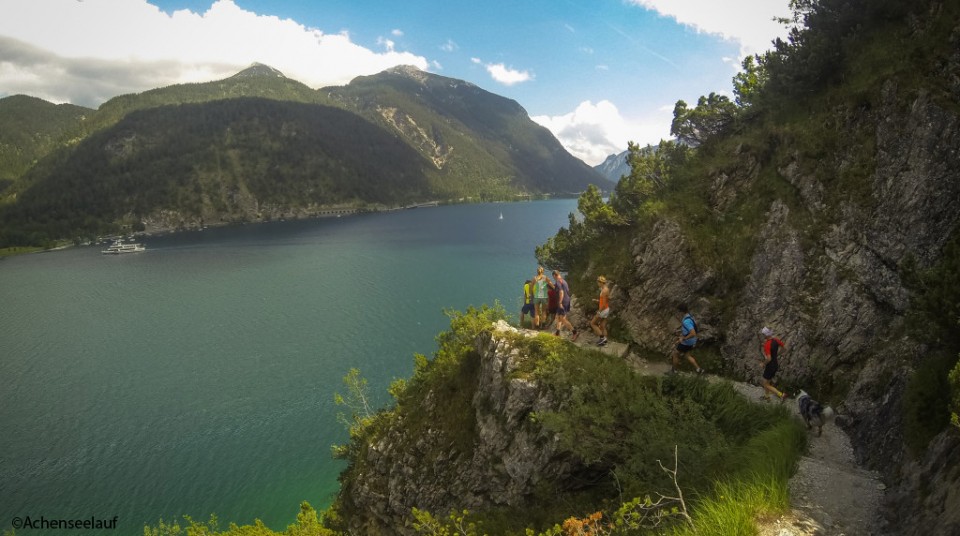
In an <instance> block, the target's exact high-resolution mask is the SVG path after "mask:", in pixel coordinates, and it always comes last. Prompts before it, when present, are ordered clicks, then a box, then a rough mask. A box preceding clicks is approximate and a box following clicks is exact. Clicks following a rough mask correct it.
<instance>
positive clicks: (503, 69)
mask: <svg viewBox="0 0 960 536" xmlns="http://www.w3.org/2000/svg"><path fill="white" fill-rule="evenodd" d="M470 61H471V62H473V63H476V64H477V65H483V67H484V68H485V69H486V70H487V72H488V73H490V77H491V78H493V79H494V80H496V81H497V82H500V83H501V84H503V85H505V86H512V85H514V84H519V83H522V82H529V81H530V80H533V79H534V76H533V75H532V74H530V72H529V71H518V70H516V69H513V68H510V67H507V66H506V65H504V64H502V63H483V60H481V59H480V58H470Z"/></svg>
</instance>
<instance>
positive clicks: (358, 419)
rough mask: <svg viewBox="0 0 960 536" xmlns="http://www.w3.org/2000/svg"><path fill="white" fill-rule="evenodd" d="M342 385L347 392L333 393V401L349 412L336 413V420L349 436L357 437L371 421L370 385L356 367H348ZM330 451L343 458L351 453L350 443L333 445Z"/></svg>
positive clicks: (336, 456)
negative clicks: (343, 393)
mask: <svg viewBox="0 0 960 536" xmlns="http://www.w3.org/2000/svg"><path fill="white" fill-rule="evenodd" d="M343 385H344V386H345V387H346V388H347V394H346V395H341V394H340V393H334V395H333V402H334V404H336V405H337V406H342V407H345V408H346V409H347V411H349V414H347V413H338V414H337V420H338V421H340V423H341V424H343V425H344V426H345V427H346V428H347V431H348V432H349V433H350V437H351V438H357V439H359V438H361V437H362V436H363V429H364V428H365V427H366V426H368V425H369V424H370V423H371V422H372V421H373V416H374V411H373V409H372V408H371V407H370V386H369V384H368V383H367V379H366V378H364V377H362V376H361V375H360V369H356V368H352V369H350V372H348V373H347V375H346V376H344V377H343ZM331 452H332V454H333V457H334V458H339V459H345V458H347V457H348V456H349V455H350V454H351V451H350V444H347V445H334V446H333V447H332V449H331Z"/></svg>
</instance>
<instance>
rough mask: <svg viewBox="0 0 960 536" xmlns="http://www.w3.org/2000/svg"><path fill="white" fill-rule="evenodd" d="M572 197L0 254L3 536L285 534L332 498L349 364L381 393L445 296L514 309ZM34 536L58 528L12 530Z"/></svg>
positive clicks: (442, 325) (419, 347) (459, 302)
mask: <svg viewBox="0 0 960 536" xmlns="http://www.w3.org/2000/svg"><path fill="white" fill-rule="evenodd" d="M574 211H576V201H575V200H551V201H540V202H532V203H504V204H480V205H460V206H445V207H436V208H423V209H417V210H407V211H399V212H391V213H379V214H369V215H359V216H351V217H344V218H335V219H321V220H311V221H298V222H276V223H269V224H260V225H247V226H240V227H231V228H218V229H208V230H206V231H203V232H190V233H183V234H177V235H170V236H166V237H153V238H148V239H146V240H144V242H145V243H146V245H147V247H148V251H146V252H144V253H139V254H135V255H122V256H107V255H101V254H100V251H99V250H100V247H84V248H74V249H68V250H63V251H58V252H51V253H42V254H34V255H26V256H20V257H14V258H8V259H5V260H3V261H0V382H2V384H0V531H3V530H7V529H9V528H10V527H11V524H12V523H13V519H14V518H15V517H20V518H26V517H27V516H30V517H31V518H33V519H37V518H39V517H41V516H43V517H45V518H46V519H68V518H69V519H73V518H82V519H88V518H90V517H96V518H100V519H107V520H109V519H112V518H113V517H114V516H117V518H118V521H117V530H108V531H100V532H99V533H101V534H142V532H143V525H144V524H145V523H146V524H156V523H157V521H158V520H159V519H160V518H163V519H165V520H168V521H170V520H181V517H180V516H182V515H184V514H186V515H190V516H192V517H193V518H194V519H199V520H206V519H207V518H208V517H209V516H210V514H211V513H216V514H217V516H218V517H219V519H220V520H221V526H223V527H226V524H227V523H228V522H236V523H238V524H248V523H252V522H253V520H254V519H256V518H259V519H261V520H263V521H264V523H266V524H267V526H269V527H271V528H273V529H276V530H282V529H283V528H285V527H286V525H287V524H289V523H291V522H293V521H294V520H295V518H296V513H297V511H298V508H299V504H300V502H301V501H303V500H307V501H309V502H310V503H311V504H313V505H314V506H315V507H317V508H318V509H320V508H323V507H325V506H327V505H328V504H329V503H330V502H331V500H332V498H333V496H334V495H335V494H336V491H337V489H338V483H337V475H338V473H339V472H340V470H341V469H342V467H343V466H342V463H341V462H337V461H334V460H333V459H332V458H331V457H330V446H331V445H333V444H335V443H342V442H344V441H345V440H346V431H345V429H344V428H343V426H342V425H341V424H340V423H338V422H337V419H336V415H337V413H338V411H340V409H339V408H337V407H336V406H335V405H334V404H333V395H334V393H335V392H338V391H339V392H344V389H343V385H342V383H341V379H342V378H343V376H344V375H345V374H346V373H347V372H348V371H349V369H350V368H352V367H356V368H359V369H360V371H361V373H362V375H363V376H364V377H365V378H367V379H368V380H369V382H370V385H371V390H372V391H373V392H374V393H375V394H376V396H377V401H378V403H379V404H384V403H387V402H388V399H389V395H387V394H386V388H387V386H388V385H389V383H390V381H391V380H393V379H394V378H400V377H403V378H405V377H408V376H409V375H410V373H411V372H412V370H413V355H414V353H423V354H426V355H428V356H430V355H432V354H433V352H434V351H435V349H436V344H435V342H434V337H435V336H436V335H437V334H438V333H439V332H440V331H442V330H444V329H446V328H447V327H449V322H448V319H447V318H446V317H445V316H444V315H443V313H442V310H443V309H444V308H454V309H459V310H463V309H465V308H466V307H467V306H468V305H475V306H479V305H481V304H484V303H486V304H492V303H493V302H494V300H500V301H501V303H503V304H504V305H505V306H506V308H507V310H508V311H509V312H511V313H512V314H513V315H514V317H516V315H517V314H518V311H519V307H520V301H521V300H520V295H521V293H522V291H521V287H522V284H523V280H524V279H525V278H527V277H529V276H532V275H533V274H534V271H535V269H536V260H535V258H534V256H533V251H534V247H535V246H536V245H538V244H541V243H543V242H544V241H545V240H546V239H547V238H548V237H549V236H551V235H553V234H555V233H556V231H557V229H558V228H560V227H561V226H564V225H566V223H567V214H569V213H570V212H574ZM501 213H502V214H503V219H502V220H501V219H499V216H500V214H501ZM67 532H70V533H76V534H80V533H83V534H96V533H98V531H86V530H83V531H67ZM45 533H50V534H53V533H58V534H63V533H64V531H63V530H55V531H41V530H29V529H23V530H17V534H23V535H26V534H45Z"/></svg>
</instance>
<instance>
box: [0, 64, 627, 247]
mask: <svg viewBox="0 0 960 536" xmlns="http://www.w3.org/2000/svg"><path fill="white" fill-rule="evenodd" d="M249 97H256V98H249ZM25 99H26V98H20V99H14V98H13V97H10V98H7V99H0V125H5V124H10V125H12V127H11V128H12V129H13V130H16V132H17V135H18V136H19V138H18V139H21V145H26V146H28V147H29V151H25V154H31V155H35V156H34V157H33V158H31V160H30V161H29V163H27V164H24V161H23V159H21V160H20V161H18V162H19V167H17V166H16V165H14V164H13V163H11V164H7V163H6V161H5V160H2V159H0V167H3V169H2V171H3V172H4V173H5V175H0V177H9V179H7V185H8V187H7V188H6V191H0V228H2V229H0V247H2V246H3V245H4V244H21V243H23V244H26V243H37V242H38V241H44V240H49V239H55V238H64V237H71V236H90V235H92V234H96V233H101V232H106V231H109V230H112V229H116V228H117V226H118V225H121V224H122V225H126V226H133V227H136V226H140V225H142V223H141V222H144V221H146V222H148V223H149V222H154V223H157V222H159V223H158V225H160V226H167V227H169V226H178V225H187V226H193V225H198V224H200V222H211V221H213V222H215V221H238V220H241V221H248V220H256V219H258V218H261V217H268V216H277V215H280V216H282V215H284V214H290V215H300V214H310V213H315V212H316V211H318V210H320V209H321V208H322V207H324V206H329V205H341V206H343V205H349V206H354V207H360V206H364V205H365V204H367V203H378V204H383V205H391V204H399V203H407V202H411V201H422V200H445V199H460V198H471V199H474V200H480V199H506V198H511V197H513V196H515V195H518V194H542V193H553V194H556V193H576V192H579V191H582V190H583V189H585V188H586V186H587V185H588V184H590V183H594V184H597V185H598V186H600V187H601V188H603V189H610V188H612V183H610V182H609V181H607V180H606V179H604V178H603V177H602V176H601V175H599V174H598V173H596V172H595V171H594V170H593V169H592V168H590V167H589V166H587V165H586V164H584V163H583V162H581V161H580V160H578V159H576V158H574V157H573V156H571V155H570V154H569V153H567V151H566V150H564V149H563V147H562V146H561V145H560V143H559V142H558V141H557V140H556V138H554V137H553V135H552V134H551V133H550V132H549V131H548V130H546V129H545V128H543V127H541V126H540V125H537V124H536V123H534V122H533V121H531V120H530V118H529V117H528V115H527V113H526V111H525V110H524V109H523V108H522V107H521V106H520V105H519V104H517V103H516V102H515V101H512V100H510V99H506V98H504V97H500V96H498V95H495V94H493V93H490V92H487V91H484V90H483V89H480V88H479V87H477V86H475V85H473V84H469V83H467V82H464V81H461V80H455V79H452V78H445V77H441V76H437V75H433V74H428V73H425V72H422V71H419V70H417V69H415V68H412V67H399V68H394V69H391V70H389V71H385V72H383V73H380V74H377V75H373V76H366V77H359V78H357V79H355V80H354V81H353V82H351V83H350V84H348V85H346V86H341V87H331V88H324V89H321V90H312V89H310V88H309V87H307V86H305V85H303V84H301V83H300V82H297V81H295V80H290V79H288V78H286V77H284V76H283V74H282V73H280V72H279V71H277V70H275V69H272V68H270V67H267V66H265V65H254V66H252V67H251V68H249V69H246V70H244V71H242V72H240V73H237V74H236V75H234V76H231V77H229V78H227V79H224V80H221V81H217V82H209V83H204V84H181V85H175V86H169V87H165V88H159V89H155V90H150V91H146V92H143V93H139V94H132V95H124V96H120V97H116V98H114V99H111V100H110V101H108V102H106V103H104V104H103V105H102V106H101V107H100V108H99V109H98V110H97V111H96V112H93V111H92V110H87V109H82V108H78V107H74V108H76V110H74V112H75V113H78V114H79V113H80V112H81V111H82V112H83V113H82V114H81V115H82V120H80V119H73V120H72V121H66V123H65V124H66V125H67V126H66V127H59V130H57V128H54V126H52V125H53V124H54V123H55V121H54V119H45V116H43V115H42V114H32V116H33V117H36V118H37V121H38V122H39V123H42V124H43V126H42V128H39V127H38V128H39V129H40V130H42V131H44V130H50V131H56V132H60V131H64V132H73V133H74V135H73V137H72V139H70V140H63V139H61V140H60V141H59V143H45V144H41V143H39V142H37V141H36V140H37V137H36V136H34V137H30V136H27V135H25V134H23V129H22V128H20V127H19V126H18V123H17V122H16V118H17V117H21V116H22V115H23V114H24V113H27V115H30V113H29V108H30V107H38V106H39V107H41V108H43V107H44V106H43V104H44V103H43V101H39V102H33V101H29V102H28V101H26V100H25ZM36 100H37V99H34V101H36ZM46 105H47V106H49V107H53V105H50V104H49V103H46ZM64 110H69V108H64ZM60 121H61V122H62V121H64V120H63V119H60ZM48 123H50V124H48ZM68 127H69V128H68ZM65 129H66V130H65ZM70 129H72V130H70ZM61 138H62V136H61ZM0 141H3V138H0ZM31 144H32V145H31ZM8 152H10V151H8ZM10 181H15V182H13V183H12V185H10ZM27 222H29V224H28V223H27Z"/></svg>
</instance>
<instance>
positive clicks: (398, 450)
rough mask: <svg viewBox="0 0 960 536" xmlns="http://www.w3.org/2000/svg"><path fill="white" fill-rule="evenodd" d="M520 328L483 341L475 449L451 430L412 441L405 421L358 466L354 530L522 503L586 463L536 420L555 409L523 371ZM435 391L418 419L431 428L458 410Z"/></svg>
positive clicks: (403, 530)
mask: <svg viewBox="0 0 960 536" xmlns="http://www.w3.org/2000/svg"><path fill="white" fill-rule="evenodd" d="M517 336H520V335H519V332H518V331H517V330H516V329H514V328H511V327H510V326H508V325H507V324H506V323H504V322H502V321H501V322H500V323H498V324H497V325H496V326H495V330H494V331H493V332H492V333H485V334H483V335H481V336H480V337H479V338H478V340H477V343H476V353H475V355H473V356H471V359H477V360H478V363H477V364H476V366H477V367H478V370H477V373H476V377H475V380H476V381H475V383H472V385H471V386H470V389H471V392H472V394H471V403H470V406H471V411H472V412H473V415H471V416H470V417H469V419H468V421H474V420H475V426H476V428H475V429H474V430H473V434H474V437H473V438H472V441H471V448H470V449H463V448H461V447H458V446H456V441H455V440H453V439H452V438H451V437H449V435H447V433H448V431H445V430H441V427H440V426H436V427H429V428H428V430H427V432H426V433H425V434H422V435H421V436H420V437H418V438H416V440H415V443H414V444H412V445H411V444H410V430H409V428H408V427H407V426H406V424H407V423H405V422H403V421H402V420H398V421H396V422H395V423H394V424H393V425H392V426H391V427H390V429H389V430H388V431H387V432H386V433H385V434H383V435H382V437H381V438H380V439H379V440H378V441H376V442H375V443H374V444H371V445H369V446H368V449H367V451H366V454H365V456H364V457H363V458H362V459H361V460H360V461H359V462H358V466H362V467H363V468H364V469H363V470H362V474H360V475H359V476H358V477H357V478H356V479H355V480H353V481H352V482H351V483H345V485H344V487H343V489H342V491H341V501H342V502H343V503H344V504H345V505H347V506H348V507H349V508H350V510H351V512H352V513H351V515H350V516H349V519H348V521H349V528H350V533H351V534H370V535H382V534H412V533H413V530H412V528H411V526H410V523H411V521H412V518H411V515H410V513H411V509H412V508H419V509H423V510H427V511H430V512H433V513H435V514H437V515H439V516H444V515H446V513H448V512H449V511H451V510H457V511H459V510H460V509H463V508H467V509H470V510H485V509H490V508H494V507H523V505H524V504H525V501H527V499H528V498H529V497H530V495H531V494H532V493H534V491H535V489H536V487H537V486H538V484H540V483H541V482H545V481H551V480H552V481H557V480H562V479H563V478H564V477H565V476H566V475H569V474H571V472H572V471H574V470H575V469H576V467H577V466H578V464H577V462H576V461H574V460H573V459H571V457H570V456H569V455H565V454H564V453H563V452H559V450H558V448H557V439H556V438H555V437H554V436H553V434H550V433H548V432H546V431H544V430H543V428H542V427H541V426H540V425H539V424H537V423H536V422H534V420H532V419H529V418H528V416H529V415H530V413H531V412H542V411H548V410H551V409H555V408H553V407H552V404H553V402H552V401H551V400H550V397H549V396H545V394H544V393H543V392H541V389H540V386H539V385H538V384H537V382H536V381H534V380H532V379H529V378H528V377H527V375H524V374H518V373H517V372H518V369H519V368H520V366H521V364H522V362H523V360H524V359H526V357H525V355H524V354H523V353H522V352H520V351H518V350H517V349H516V348H515V347H514V346H513V345H512V344H511V342H510V340H511V337H517ZM434 394H435V393H430V394H428V396H427V397H426V398H425V400H424V401H423V403H422V405H421V407H419V408H417V413H418V414H419V415H420V416H421V417H422V418H423V419H425V420H426V421H427V422H431V421H434V420H435V419H439V418H441V417H439V414H441V413H442V412H445V411H450V408H448V407H444V406H441V405H440V404H439V403H438V402H437V400H438V399H439V397H437V396H433V395H434Z"/></svg>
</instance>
